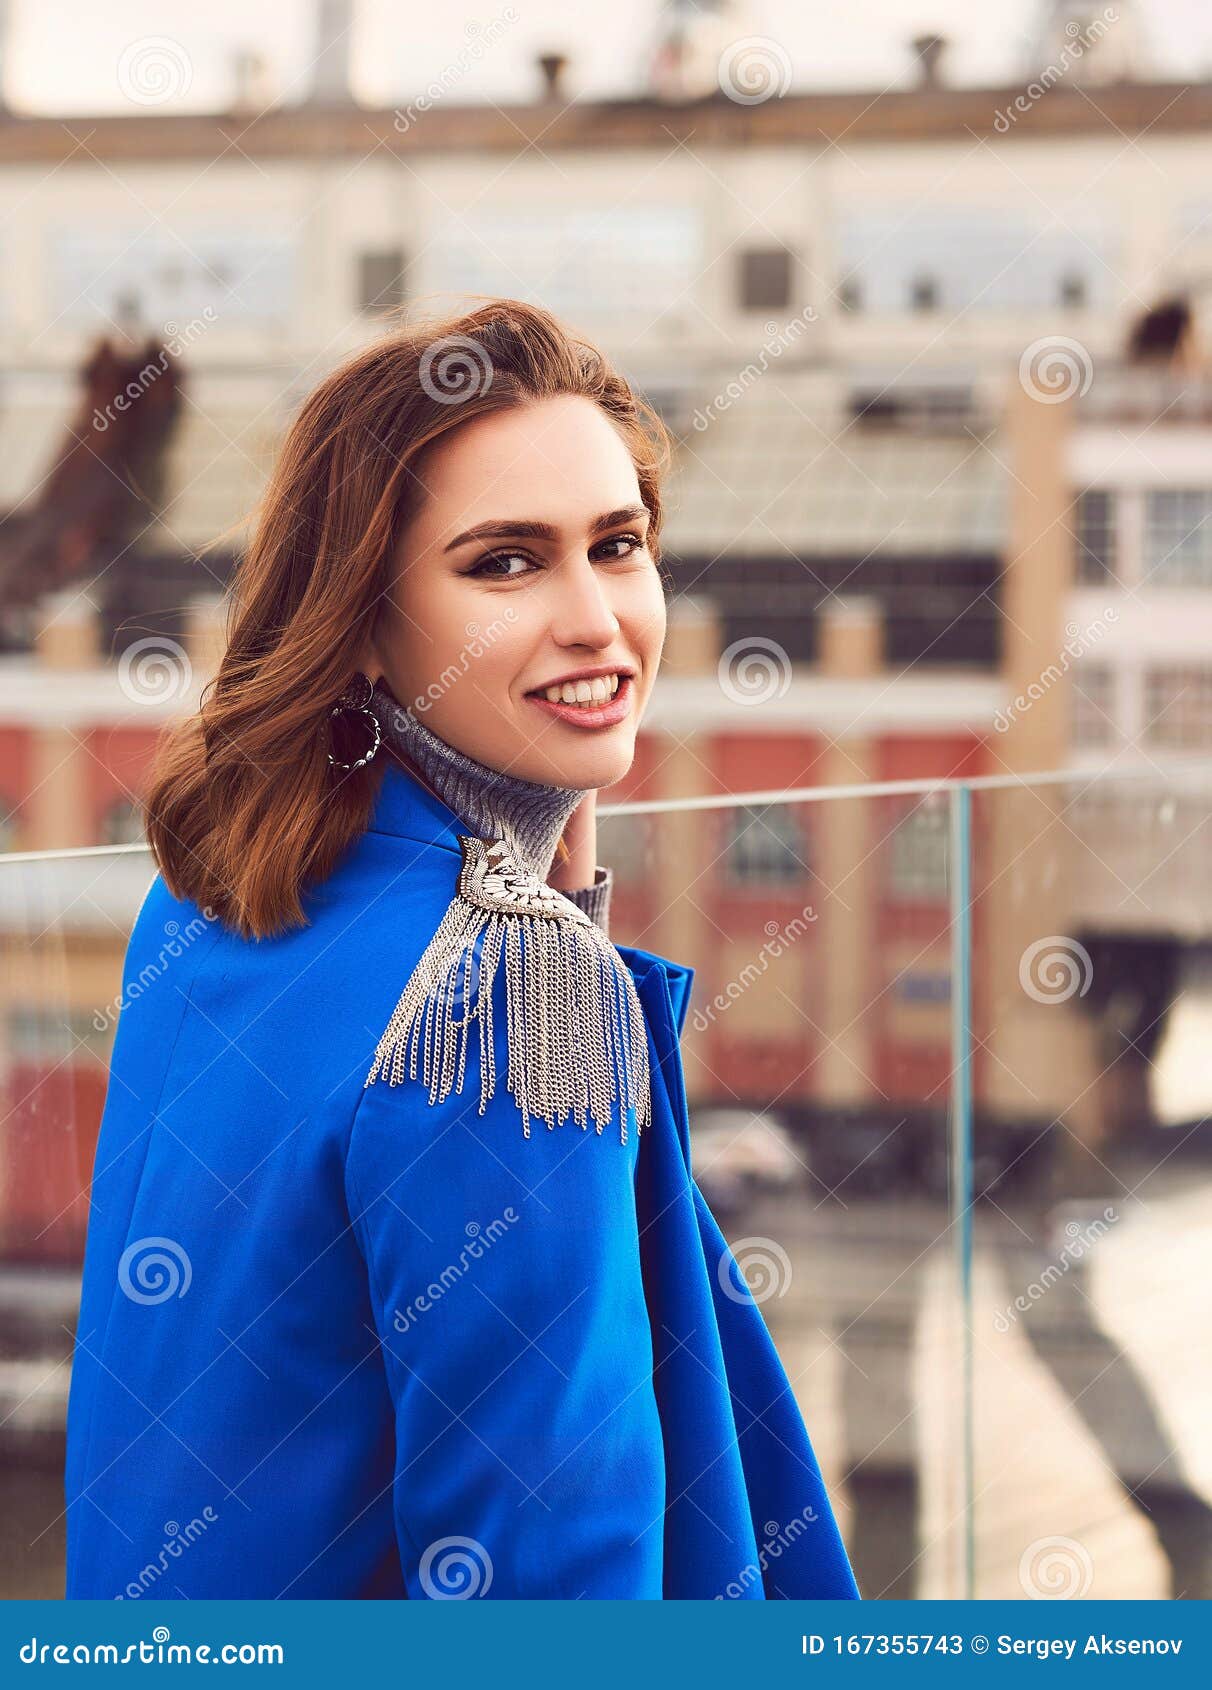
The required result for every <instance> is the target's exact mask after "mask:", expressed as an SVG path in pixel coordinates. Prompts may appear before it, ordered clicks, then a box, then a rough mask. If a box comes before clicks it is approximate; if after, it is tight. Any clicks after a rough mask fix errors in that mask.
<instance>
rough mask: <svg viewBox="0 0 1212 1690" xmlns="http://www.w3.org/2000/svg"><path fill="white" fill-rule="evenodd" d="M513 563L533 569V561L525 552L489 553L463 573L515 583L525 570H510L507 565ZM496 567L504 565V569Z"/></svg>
mask: <svg viewBox="0 0 1212 1690" xmlns="http://www.w3.org/2000/svg"><path fill="white" fill-rule="evenodd" d="M515 562H517V563H522V564H525V565H527V566H528V567H535V565H534V561H533V559H532V558H529V557H528V556H527V555H526V553H525V552H490V553H489V554H488V556H487V557H482V558H481V559H480V560H479V562H478V563H474V564H472V566H471V568H470V569H465V570H464V571H463V573H464V574H465V575H483V576H491V577H492V578H493V579H494V580H497V581H516V580H517V578H518V576H519V575H524V574H525V573H526V569H510V568H509V567H508V565H509V564H511V563H515ZM496 565H504V566H505V567H503V568H497V567H495V566H496Z"/></svg>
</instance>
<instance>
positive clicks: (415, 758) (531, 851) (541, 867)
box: [367, 676, 585, 880]
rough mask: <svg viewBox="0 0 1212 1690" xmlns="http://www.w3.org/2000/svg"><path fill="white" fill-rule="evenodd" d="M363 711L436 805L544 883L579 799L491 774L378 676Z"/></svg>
mask: <svg viewBox="0 0 1212 1690" xmlns="http://www.w3.org/2000/svg"><path fill="white" fill-rule="evenodd" d="M367 708H368V709H369V710H371V711H373V713H374V715H375V717H376V718H377V720H378V722H379V725H380V727H381V728H382V730H383V737H384V739H385V740H386V741H387V742H388V743H389V744H390V745H392V746H394V747H395V749H396V750H397V751H399V752H400V753H401V754H402V755H403V756H404V757H406V758H407V759H408V760H409V762H411V763H413V764H415V766H416V767H417V768H418V769H419V770H420V772H421V773H422V774H423V775H424V777H425V779H426V780H427V781H428V782H429V784H430V785H431V786H432V787H433V789H434V791H435V792H436V793H437V795H438V797H439V798H440V799H441V800H442V802H443V803H444V804H446V805H448V806H449V807H450V809H452V810H453V811H454V813H455V814H456V815H457V816H459V817H460V818H461V820H463V821H464V822H466V824H467V831H468V832H469V833H474V834H475V835H476V836H477V837H478V838H481V839H503V840H505V842H506V844H507V845H508V846H509V848H510V850H511V851H512V852H513V854H514V856H515V857H516V858H517V861H518V862H519V864H520V865H521V866H522V867H523V868H527V869H530V870H531V871H532V872H533V873H535V874H537V875H539V877H540V878H541V879H544V880H545V879H546V878H547V874H548V872H549V870H550V868H551V864H552V859H553V858H554V856H555V850H556V845H557V844H558V843H559V839H560V835H561V834H562V833H563V831H564V829H565V827H566V826H567V825H568V821H569V818H570V817H571V815H572V812H573V811H574V810H575V809H576V807H577V805H578V804H579V803H580V802H581V800H582V798H584V796H585V793H584V792H583V791H581V790H580V789H578V788H576V787H568V786H549V785H547V784H545V783H544V782H542V781H532V780H520V779H519V778H518V777H517V776H516V775H510V774H506V773H505V772H504V771H502V770H500V769H491V768H489V767H488V766H487V765H486V764H484V763H480V762H477V761H476V759H475V758H474V757H468V756H466V755H465V753H464V752H462V751H457V750H456V749H455V747H454V746H453V745H450V744H448V743H447V741H446V740H444V739H442V738H440V737H439V736H438V735H437V734H436V733H434V731H433V729H432V728H431V727H429V726H428V724H427V723H425V722H423V721H421V719H420V718H419V717H418V716H417V715H416V714H415V713H414V712H413V711H411V710H409V709H407V708H406V707H405V706H404V705H402V704H401V703H400V701H399V699H398V698H396V696H395V694H394V693H393V692H392V690H391V688H390V687H389V686H388V684H387V682H386V681H385V680H384V679H383V677H382V676H380V677H379V679H378V680H377V681H376V682H375V684H374V690H373V692H372V694H371V698H370V703H369V705H368V706H367Z"/></svg>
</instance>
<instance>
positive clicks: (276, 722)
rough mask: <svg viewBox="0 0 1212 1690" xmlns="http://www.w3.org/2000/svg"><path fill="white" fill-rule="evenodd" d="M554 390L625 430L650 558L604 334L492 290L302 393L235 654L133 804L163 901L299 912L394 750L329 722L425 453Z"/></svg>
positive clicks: (250, 918)
mask: <svg viewBox="0 0 1212 1690" xmlns="http://www.w3.org/2000/svg"><path fill="white" fill-rule="evenodd" d="M561 394H578V395H581V396H583V397H585V398H587V399H591V400H593V401H594V403H596V404H598V405H600V406H601V407H602V409H603V411H605V413H606V415H607V416H608V417H609V418H610V419H611V421H612V422H613V423H614V425H615V426H616V428H617V429H618V430H619V433H620V434H621V436H622V438H623V440H624V442H625V443H626V445H627V447H628V449H629V451H630V453H631V456H632V460H633V462H634V464H635V468H636V476H637V479H638V481H639V488H640V495H641V498H642V500H643V502H644V505H645V506H646V508H647V510H648V512H649V516H650V527H649V536H650V541H649V543H650V547H651V550H652V555H653V558H654V561H655V562H657V564H658V566H659V563H660V551H659V536H660V524H661V496H660V479H661V476H662V474H663V472H664V469H665V468H666V466H667V463H668V460H669V457H670V449H671V444H672V442H671V438H670V436H669V434H668V432H667V430H666V429H665V427H664V425H663V423H662V422H661V420H660V418H659V417H658V416H657V414H656V413H655V411H653V409H652V408H651V406H649V405H648V404H647V403H646V402H645V401H644V400H643V399H642V398H641V397H640V396H639V395H638V394H637V393H635V392H634V391H633V389H632V388H631V386H630V384H629V383H628V382H627V381H626V379H625V378H624V377H623V376H622V375H621V374H620V373H619V372H618V371H617V370H616V369H614V368H613V367H612V366H611V364H610V363H609V361H608V360H607V358H606V357H605V355H604V354H603V353H602V352H601V351H600V350H599V349H598V348H597V347H596V346H594V345H593V344H591V343H590V342H589V341H587V340H585V339H582V338H580V337H578V336H576V335H575V334H573V333H571V332H570V331H569V330H568V329H567V328H565V327H564V326H563V325H562V324H560V323H559V322H558V321H557V319H556V318H555V317H554V316H552V315H551V313H550V312H548V311H545V310H543V309H541V308H540V307H538V306H534V305H528V304H524V303H523V302H521V301H519V300H515V299H495V300H492V301H491V302H490V303H488V304H486V305H483V306H480V307H479V308H477V309H476V310H473V311H470V312H468V313H465V314H462V315H456V316H449V317H443V318H439V319H434V318H431V319H429V320H428V321H422V322H408V323H405V324H403V325H402V326H396V327H394V328H393V329H392V330H391V332H390V333H389V334H388V335H386V336H385V337H383V338H381V339H379V340H377V341H375V342H374V343H372V344H371V345H369V346H366V347H364V348H363V349H362V350H360V351H359V352H357V353H355V354H354V355H353V356H352V357H350V358H348V359H347V360H346V361H345V362H344V363H342V364H341V365H340V366H339V367H338V368H337V369H335V370H334V371H332V372H331V373H330V374H329V375H328V376H326V377H325V379H324V380H323V381H322V382H321V383H320V384H319V386H318V387H316V388H315V389H314V391H313V392H312V393H311V394H310V395H309V396H308V397H307V399H306V400H305V401H304V403H303V405H302V407H301V408H300V410H299V412H298V415H297V416H296V418H295V420H294V422H293V423H292V424H291V427H290V429H289V431H288V433H287V435H286V438H285V440H284V442H283V445H282V449H281V452H280V455H279V457H278V460H277V463H276V466H275V468H274V470H273V473H272V475H271V477H270V479H269V482H268V485H267V488H266V491H265V494H264V496H263V499H262V500H261V503H260V506H259V508H258V510H257V511H256V512H255V513H254V519H255V525H254V529H253V533H252V538H251V540H250V543H249V545H248V548H247V550H246V552H245V553H244V555H243V557H242V559H241V560H240V563H239V565H238V567H237V570H236V574H235V578H234V581H233V585H232V591H231V603H230V606H229V614H228V636H227V639H228V643H227V649H226V652H225V653H224V655H223V658H222V660H221V662H220V664H219V667H218V670H217V672H216V674H215V675H214V676H213V678H212V679H211V680H210V681H209V682H208V683H207V686H206V687H205V688H204V690H203V695H202V702H201V705H200V708H199V709H198V711H197V712H196V713H195V714H193V715H191V716H189V717H187V718H185V719H184V720H182V721H180V722H178V723H175V724H174V726H173V727H172V729H170V730H169V732H168V735H167V737H166V738H165V740H164V741H163V742H162V744H161V746H160V748H159V750H158V754H157V757H156V760H155V764H154V767H153V771H152V777H151V781H150V784H149V786H148V789H147V793H146V796H145V798H144V801H143V811H144V824H145V827H146V831H147V837H148V841H149V843H150V845H151V849H152V853H153V856H154V857H155V860H156V864H157V866H158V868H159V870H160V872H161V874H162V875H163V877H164V880H165V882H166V883H167V885H168V887H169V889H170V891H171V892H172V893H173V895H174V897H178V898H191V899H193V900H194V902H196V903H197V904H198V905H199V906H201V907H202V908H208V909H209V910H210V911H211V912H212V913H213V914H214V915H215V916H217V917H218V918H219V919H220V920H221V921H222V922H223V923H224V924H225V925H226V926H228V927H229V928H231V929H232V930H233V931H235V932H237V933H239V934H241V935H242V936H244V937H245V938H268V937H271V936H273V935H275V934H278V933H281V932H283V931H284V930H286V929H287V928H290V927H294V926H300V927H302V926H306V925H307V917H306V914H305V912H304V909H303V904H302V900H301V892H302V891H303V889H304V888H305V887H306V886H307V885H309V884H310V883H312V882H316V881H320V880H323V879H324V878H325V877H326V876H327V875H328V874H329V873H330V872H331V871H332V869H333V868H334V867H335V865H336V864H337V862H338V860H339V859H340V857H341V855H342V853H343V852H344V851H345V849H346V848H347V847H348V846H349V845H350V844H351V842H352V841H354V840H355V839H356V838H357V837H358V836H359V835H360V834H361V833H362V832H363V831H364V830H365V828H366V826H367V823H368V822H369V820H370V815H371V810H372V808H373V805H374V800H375V796H376V794H377V792H378V788H379V785H380V784H381V781H382V777H383V770H384V766H385V764H386V762H387V758H386V756H381V757H377V758H375V759H373V760H372V761H371V762H370V763H368V764H367V765H366V766H365V767H364V768H362V769H357V770H354V771H350V772H348V773H345V772H342V771H338V770H336V769H335V768H334V767H333V766H332V765H331V764H330V763H329V761H328V751H329V747H330V745H331V743H332V741H331V740H330V738H329V721H328V716H329V711H330V709H331V708H332V706H333V705H334V704H335V702H336V700H337V699H338V697H339V696H340V694H341V693H342V692H343V691H344V689H345V687H346V686H347V685H348V684H349V681H350V680H351V678H352V676H353V674H354V673H355V671H356V670H357V668H358V665H359V662H360V660H361V658H362V655H363V652H364V649H365V645H366V641H367V638H368V637H369V636H371V635H372V634H373V632H374V629H375V626H376V622H377V615H378V612H379V608H380V606H381V605H382V604H383V601H384V599H385V596H386V595H387V593H388V591H389V589H390V587H391V585H392V574H393V568H394V565H393V560H394V558H395V557H396V554H397V549H398V546H399V542H400V539H401V536H402V533H403V531H404V529H405V527H406V525H407V524H408V522H409V521H410V520H411V518H412V516H413V514H414V512H415V511H416V509H417V508H418V505H419V501H420V498H421V497H422V488H423V477H421V476H420V475H419V474H418V471H419V469H420V467H421V466H420V464H419V462H418V460H419V459H420V456H421V454H422V453H423V452H424V451H425V449H426V447H428V446H430V445H431V444H432V443H433V442H434V441H436V440H439V439H441V438H442V437H443V436H444V435H448V434H450V433H451V432H452V430H454V429H457V428H459V427H461V426H462V425H463V424H464V423H466V422H470V421H471V420H472V418H474V417H479V416H483V415H485V414H486V413H488V412H493V411H502V410H506V409H509V408H511V407H514V406H518V405H524V404H527V403H530V402H533V401H535V400H541V399H547V398H553V397H555V396H557V395H561ZM337 755H338V756H339V757H343V758H344V759H345V760H348V759H349V756H350V753H348V752H345V751H338V752H337Z"/></svg>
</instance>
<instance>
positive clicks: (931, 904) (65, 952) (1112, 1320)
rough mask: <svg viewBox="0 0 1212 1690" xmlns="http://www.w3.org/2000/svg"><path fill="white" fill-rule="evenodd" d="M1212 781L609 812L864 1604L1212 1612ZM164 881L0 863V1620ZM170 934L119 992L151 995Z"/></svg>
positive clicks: (34, 1577) (704, 1140) (63, 1374)
mask: <svg viewBox="0 0 1212 1690" xmlns="http://www.w3.org/2000/svg"><path fill="white" fill-rule="evenodd" d="M1210 796H1212V762H1208V761H1199V762H1191V763H1186V764H1183V763H1174V764H1172V765H1169V766H1165V767H1163V766H1160V765H1147V766H1144V767H1141V768H1134V769H1133V770H1132V771H1131V772H1129V773H1123V774H1118V773H1114V772H1099V773H1091V772H1087V773H1082V772H1080V771H1068V772H1065V773H1064V774H1056V775H1041V776H1035V777H1024V778H1021V779H1020V778H1017V777H1013V776H1006V777H1000V776H999V777H990V778H986V779H978V780H973V781H967V782H955V781H940V782H933V783H924V782H894V783H883V784H865V785H862V786H855V787H850V788H837V787H834V788H813V789H806V790H800V791H780V790H775V791H755V792H746V793H743V794H735V795H727V796H720V797H691V798H686V799H684V800H681V801H676V802H669V801H664V802H660V803H629V804H623V805H616V806H606V807H605V808H604V810H603V812H602V815H601V824H600V827H601V846H600V855H601V857H602V860H604V861H609V862H611V863H612V864H614V866H615V873H616V893H615V905H614V914H613V926H614V934H615V937H616V938H617V939H618V940H619V941H627V942H628V943H634V944H637V945H641V946H644V947H646V948H648V949H650V950H654V951H657V952H660V953H662V954H665V955H668V956H671V957H675V958H677V959H678V960H680V961H684V962H688V963H691V964H692V965H693V966H694V968H695V970H696V977H695V985H694V994H693V998H692V1002H691V1007H690V1011H689V1014H688V1017H687V1022H686V1029H685V1035H684V1039H683V1050H684V1058H685V1066H686V1080H687V1095H688V1101H689V1107H690V1114H691V1134H692V1145H693V1154H694V1165H695V1172H696V1176H697V1178H698V1180H699V1183H700V1185H701V1186H702V1188H703V1190H704V1193H705V1194H706V1195H707V1197H708V1200H709V1201H710V1202H711V1204H712V1206H713V1208H714V1210H715V1212H716V1214H717V1216H718V1218H719V1219H720V1222H721V1225H722V1226H723V1227H724V1230H725V1232H726V1233H727V1235H728V1237H729V1240H730V1242H731V1244H732V1246H733V1249H734V1253H735V1254H736V1256H737V1259H738V1262H739V1264H740V1266H741V1268H742V1271H743V1272H744V1273H745V1275H746V1278H747V1279H748V1281H749V1283H750V1285H751V1288H752V1290H753V1292H754V1295H755V1297H756V1298H757V1299H758V1300H759V1302H760V1303H761V1305H762V1309H763V1313H764V1315H765V1317H766V1319H767V1321H768V1323H769V1325H770V1328H771V1331H772V1333H773V1335H774V1338H775V1341H776V1343H777V1345H778V1347H779V1349H780V1352H781V1354H782V1357H783V1360H784V1363H785V1365H786V1367H787V1371H788V1373H789V1375H790V1377H791V1378H792V1380H793V1382H794V1385H795V1388H796V1391H797V1393H798V1395H799V1398H800V1402H801V1406H802V1408H803V1411H804V1415H805V1419H806V1421H807V1424H808V1427H809V1430H810V1432H811V1434H812V1437H813V1440H814V1443H815V1445H816V1448H817V1451H818V1454H819V1455H820V1458H821V1461H822V1465H823V1468H824V1470H825V1474H826V1477H827V1480H828V1482H829V1484H830V1487H831V1491H832V1493H833V1496H834V1499H835V1503H836V1506H837V1509H838V1514H839V1519H840V1522H841V1525H842V1529H843V1531H844V1533H845V1536H846V1539H847V1543H848V1546H849V1549H850V1552H851V1555H852V1558H853V1560H854V1564H855V1568H856V1572H857V1575H858V1578H859V1581H860V1585H861V1587H862V1588H863V1591H864V1594H865V1595H867V1596H869V1597H888V1598H894V1597H918V1598H931V1597H947V1596H959V1597H973V1596H976V1597H1011V1598H1028V1597H1031V1596H1033V1595H1040V1594H1053V1595H1054V1594H1058V1593H1063V1592H1066V1591H1068V1592H1069V1593H1072V1594H1090V1595H1093V1596H1100V1597H1123V1598H1128V1597H1166V1596H1170V1595H1177V1594H1185V1595H1187V1596H1201V1597H1208V1596H1210V1595H1212V1506H1210V1504H1209V1498H1210V1497H1212V1433H1210V1431H1209V1428H1208V1423H1207V1416H1206V1413H1205V1412H1204V1404H1205V1403H1206V1401H1207V1396H1208V1390H1209V1384H1210V1383H1212V1381H1210V1380H1209V1371H1210V1366H1212V1364H1210V1363H1209V1360H1208V1355H1207V1346H1206V1344H1205V1343H1204V1341H1203V1334H1204V1326H1205V1321H1204V1318H1203V1317H1204V1315H1205V1311H1206V1299H1205V1295H1204V1286H1205V1284H1206V1281H1207V1275H1208V1270H1209V1262H1210V1250H1212V1246H1210V1245H1209V1242H1208V1240H1209V1238H1210V1237H1212V1232H1210V1231H1209V1225H1210V1221H1212V1164H1210V1160H1209V1156H1210V1151H1212V1133H1210V1132H1209V1128H1208V1125H1207V1122H1208V1116H1209V1112H1210V1111H1212V1069H1210V1068H1209V1064H1208V1061H1207V1051H1208V1048H1209V1033H1210V1029H1212V917H1210V914H1209V906H1208V902H1207V897H1206V888H1207V886H1208V885H1209V881H1210V874H1209V870H1210V869H1212V863H1210V861H1209V854H1210V852H1212V837H1210V833H1209V822H1208V817H1209V797H1210ZM153 873H154V865H153V864H152V861H151V859H150V856H149V854H148V853H147V851H146V849H145V848H144V847H142V846H139V845H133V846H115V847H105V848H99V849H93V850H78V851H61V852H54V851H52V852H38V853H10V854H8V855H7V856H2V857H0V942H2V943H3V946H4V950H5V963H6V966H5V969H4V972H3V982H4V984H3V993H4V1005H3V1010H4V1013H3V1021H2V1023H0V1025H2V1028H3V1032H2V1035H0V1053H2V1060H3V1073H4V1083H5V1086H6V1090H7V1098H6V1105H5V1112H4V1127H3V1140H2V1149H0V1462H2V1464H3V1468H4V1473H5V1485H6V1494H8V1496H9V1497H10V1506H9V1508H8V1509H6V1511H5V1517H4V1524H3V1528H2V1529H3V1534H4V1536H3V1545H2V1548H0V1577H2V1579H3V1585H2V1587H0V1594H3V1595H4V1596H6V1597H29V1596H33V1597H56V1596H59V1595H61V1594H62V1552H63V1494H62V1459H63V1421H64V1409H65V1404H66V1397H67V1384H68V1378H69V1369H70V1355H71V1341H72V1332H73V1328H74V1321H75V1317H76V1310H77V1296H78V1277H79V1264H80V1259H81V1253H82V1248H83V1242H84V1236H85V1225H86V1218H87V1206H86V1205H87V1198H86V1190H87V1183H88V1179H89V1174H90V1170H91V1166H92V1157H93V1152H94V1146H95V1140H96V1132H97V1127H98V1123H99V1119H100V1113H101V1109H102V1106H103V1102H104V1097H105V1090H106V1084H107V1062H108V1054H109V1050H110V1046H111V1041H112V1036H113V1031H114V1028H115V1025H116V1022H117V1018H118V1015H119V1014H120V1011H121V1005H122V995H123V994H122V981H121V965H122V959H123V954H124V951H125V946H126V940H127V936H128V934H129V931H130V927H131V924H132V922H133V920H134V918H135V915H136V913H137V911H138V908H139V905H140V903H141V900H142V897H143V894H144V892H145V891H146V889H147V886H148V884H149V883H150V880H151V878H152V875H153ZM189 942H190V935H189V933H188V931H178V932H173V933H166V934H165V936H164V948H163V953H162V960H163V966H162V967H159V968H157V969H156V970H155V971H154V977H149V978H146V979H141V980H139V981H134V982H127V994H128V995H129V994H130V993H131V992H133V991H135V990H138V991H165V990H167V991H171V990H173V989H174V982H173V968H174V959H175V958H176V957H177V956H179V955H180V954H181V952H182V950H183V949H184V948H185V947H187V946H188V944H189ZM248 1318H249V1321H250V1323H251V1322H254V1321H255V1320H256V1318H257V1310H256V1309H250V1310H249V1314H248ZM236 1477H238V1475H237V1476H236Z"/></svg>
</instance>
